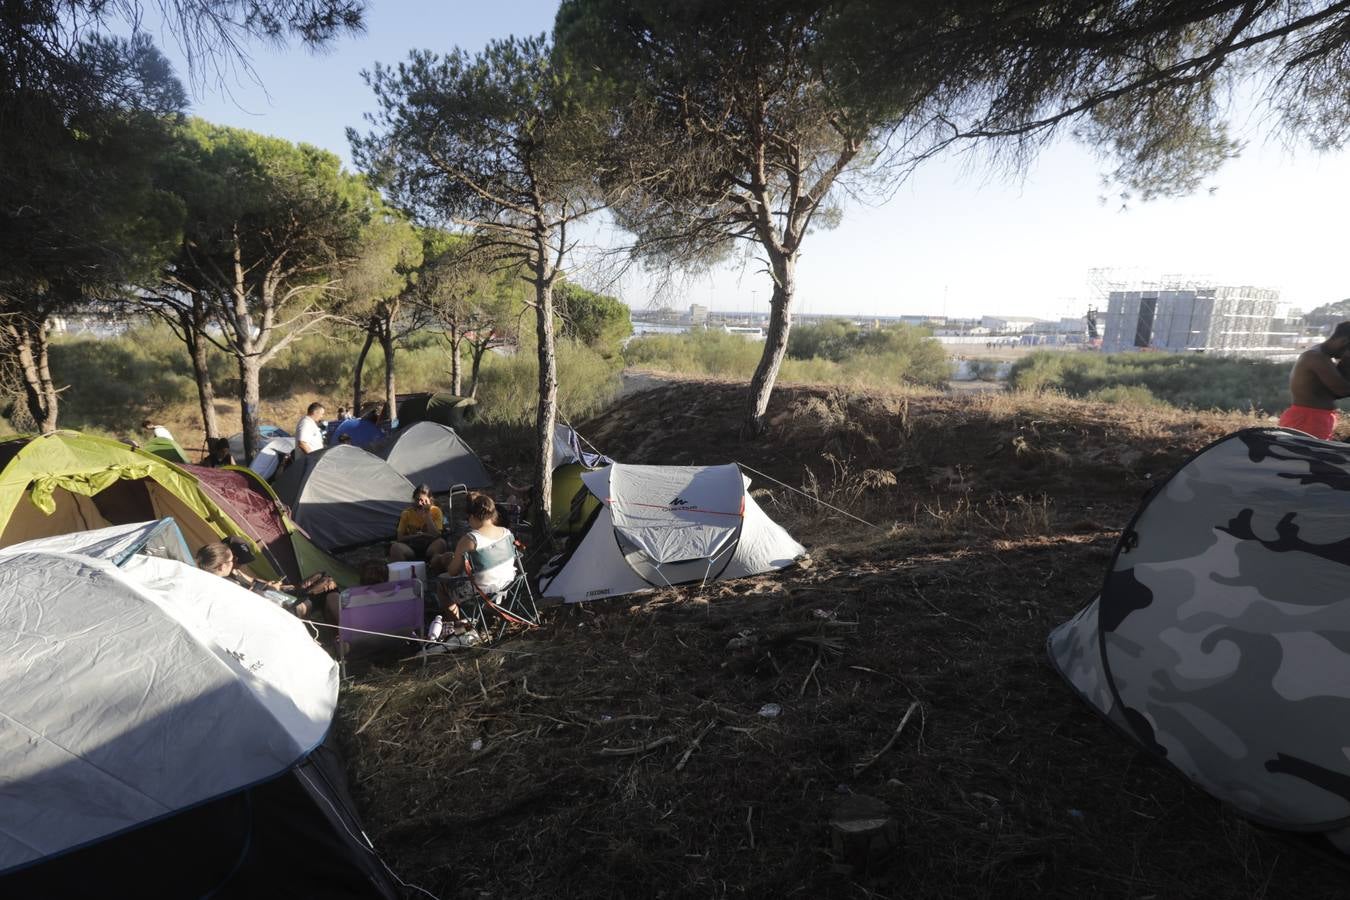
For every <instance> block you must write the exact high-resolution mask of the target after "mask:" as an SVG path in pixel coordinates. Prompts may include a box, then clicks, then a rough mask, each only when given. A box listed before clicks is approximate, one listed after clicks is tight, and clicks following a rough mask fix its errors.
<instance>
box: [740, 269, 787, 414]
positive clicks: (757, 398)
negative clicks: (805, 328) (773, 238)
mask: <svg viewBox="0 0 1350 900" xmlns="http://www.w3.org/2000/svg"><path fill="white" fill-rule="evenodd" d="M772 262H773V277H774V285H773V297H772V299H771V300H770V301H769V304H770V310H769V331H768V336H767V338H766V339H765V341H764V353H763V354H762V355H761V356H760V358H759V365H758V366H756V367H755V374H754V377H753V378H751V379H750V396H749V397H748V398H747V400H748V402H747V404H746V410H745V421H744V423H743V424H742V434H743V436H745V437H747V438H751V437H757V436H758V435H759V434H760V433H762V432H763V430H764V413H765V412H766V411H767V410H768V408H769V397H770V396H771V395H772V394H773V386H774V383H775V382H777V380H778V370H779V369H781V368H782V367H783V357H784V356H786V355H787V345H788V333H789V332H790V331H791V330H792V298H793V294H794V292H795V291H796V277H797V272H796V269H797V258H796V255H795V254H792V255H783V256H781V257H778V258H775V259H773V260H772Z"/></svg>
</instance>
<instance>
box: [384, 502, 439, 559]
mask: <svg viewBox="0 0 1350 900" xmlns="http://www.w3.org/2000/svg"><path fill="white" fill-rule="evenodd" d="M412 499H413V505H412V506H410V507H408V508H407V509H405V510H404V511H403V513H402V515H400V516H399V517H398V539H397V540H395V541H394V543H392V544H390V545H389V561H390V562H407V561H408V560H411V559H432V558H433V557H435V556H436V555H437V554H440V553H444V552H445V550H446V545H445V539H444V538H442V537H441V527H442V526H443V525H444V523H445V519H444V517H443V516H442V514H441V508H440V507H439V506H437V505H436V501H435V500H434V499H432V496H431V488H430V487H429V486H427V485H425V484H419V485H418V486H417V490H415V491H413V497H412Z"/></svg>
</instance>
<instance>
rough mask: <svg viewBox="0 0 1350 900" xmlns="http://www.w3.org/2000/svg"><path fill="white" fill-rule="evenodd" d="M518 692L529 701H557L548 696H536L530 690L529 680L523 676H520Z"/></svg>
mask: <svg viewBox="0 0 1350 900" xmlns="http://www.w3.org/2000/svg"><path fill="white" fill-rule="evenodd" d="M520 692H521V693H522V694H524V695H525V696H526V697H529V698H530V699H531V700H557V699H558V698H557V697H551V696H549V695H548V694H536V693H535V692H534V691H532V690H530V679H529V678H528V677H526V676H524V675H522V676H520Z"/></svg>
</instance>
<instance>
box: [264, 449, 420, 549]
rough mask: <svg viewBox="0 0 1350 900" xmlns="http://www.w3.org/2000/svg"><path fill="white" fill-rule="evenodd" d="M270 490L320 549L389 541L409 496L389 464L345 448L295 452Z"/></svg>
mask: <svg viewBox="0 0 1350 900" xmlns="http://www.w3.org/2000/svg"><path fill="white" fill-rule="evenodd" d="M272 488H273V490H275V491H276V494H277V496H278V497H279V498H280V499H281V502H282V503H285V504H286V505H287V506H289V507H290V508H291V518H292V519H294V520H295V523H296V524H297V525H299V526H300V527H301V528H303V529H305V531H307V532H309V536H310V537H311V538H313V540H314V543H316V544H318V545H319V546H320V547H322V548H323V549H325V550H335V549H341V548H344V547H355V546H359V545H361V544H371V543H374V542H376V541H381V540H392V539H393V537H394V532H395V531H396V530H397V528H398V517H399V515H400V514H401V513H402V512H403V510H404V509H406V508H407V507H408V505H409V504H410V503H412V492H413V485H412V482H410V481H408V479H406V478H404V477H403V476H402V475H400V474H399V473H398V472H396V471H394V469H393V467H391V466H390V465H389V463H387V462H385V461H384V460H382V459H380V458H379V457H378V456H376V455H375V454H373V453H369V452H367V451H365V450H362V449H361V448H360V447H352V446H349V445H339V446H337V447H329V448H328V449H327V450H320V451H319V452H318V453H299V454H296V460H295V461H294V462H293V463H291V464H290V465H289V466H288V467H287V468H286V471H284V472H282V473H281V475H280V476H278V477H277V480H276V483H275V484H273V485H272Z"/></svg>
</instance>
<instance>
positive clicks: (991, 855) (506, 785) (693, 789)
mask: <svg viewBox="0 0 1350 900" xmlns="http://www.w3.org/2000/svg"><path fill="white" fill-rule="evenodd" d="M743 402H744V388H743V386H740V385H727V384H721V383H716V382H679V383H672V384H667V385H665V386H659V387H655V388H652V389H649V390H646V391H642V392H638V393H634V394H631V395H629V396H627V397H625V398H624V399H622V400H621V401H620V402H619V403H618V405H617V406H616V407H614V408H613V409H612V410H611V411H609V412H608V413H607V414H605V415H604V416H601V417H599V418H598V419H596V420H594V421H591V422H587V423H581V430H582V432H583V434H585V435H586V436H587V437H588V438H589V439H590V440H591V441H592V442H594V443H595V444H596V445H597V446H599V447H600V448H601V449H602V450H604V451H605V452H606V453H608V454H610V455H611V456H613V457H615V458H618V459H621V460H624V461H628V462H645V463H658V462H659V463H671V464H687V463H693V462H698V463H721V462H729V461H738V462H741V463H743V464H745V465H747V466H750V467H753V468H754V469H756V470H758V471H759V472H761V473H764V475H767V476H771V477H772V478H773V479H777V480H778V481H781V482H783V483H785V484H787V485H791V486H792V487H794V488H797V489H799V490H801V491H804V492H805V493H806V494H808V495H811V497H812V498H813V499H807V498H804V497H802V496H800V495H799V494H796V493H793V492H792V491H790V490H788V489H786V488H784V487H781V486H779V485H776V484H774V482H773V481H771V480H770V479H769V478H766V477H764V475H756V474H754V473H751V474H752V476H753V477H754V485H753V491H754V494H755V496H756V498H757V499H758V501H759V502H760V504H761V505H762V506H763V507H764V508H765V510H766V511H767V512H768V513H769V515H770V516H771V517H773V518H774V519H775V520H777V521H779V522H780V523H781V524H783V525H784V526H785V527H787V528H788V529H789V531H791V532H792V533H793V534H794V536H796V537H797V538H798V539H799V540H801V541H802V543H803V544H805V545H806V546H807V548H808V549H809V551H810V554H811V556H810V559H809V561H807V562H806V563H804V564H803V565H801V566H798V567H794V568H791V569H788V570H786V571H783V572H779V573H775V574H772V575H765V576H760V577H756V578H752V579H745V580H740V581H734V582H723V583H718V584H714V585H710V586H708V587H706V588H698V587H690V588H683V589H676V590H664V591H660V592H656V593H652V594H648V595H644V596H639V597H630V598H619V599H613V600H606V601H599V602H596V603H592V604H587V605H584V606H578V607H569V608H566V609H555V610H551V611H549V613H548V614H547V617H546V620H545V625H544V627H542V628H539V629H536V630H533V631H531V632H529V633H520V634H516V635H512V636H509V637H508V638H507V639H506V640H504V641H502V642H500V643H499V644H497V645H494V646H492V647H490V648H485V649H475V650H471V651H463V652H461V653H459V654H457V655H454V656H442V657H434V658H432V660H431V661H430V662H428V663H426V664H422V663H420V662H412V663H403V664H397V665H390V666H388V667H386V668H383V669H377V670H375V671H373V672H371V673H369V674H367V675H366V676H364V677H362V678H360V679H354V680H353V681H352V682H350V683H349V684H347V685H346V687H345V689H344V693H343V697H342V704H341V727H342V736H343V739H344V743H345V744H346V747H347V750H348V753H349V762H350V766H351V774H352V785H353V790H354V793H355V795H356V797H357V800H358V803H359V804H360V806H361V807H362V812H363V815H364V817H365V825H366V829H367V832H368V833H369V834H370V836H371V838H372V839H373V840H374V842H375V844H376V846H377V847H378V848H379V850H380V851H381V852H382V854H383V856H384V857H385V859H386V860H387V861H388V862H389V863H390V865H391V866H393V868H394V869H395V870H396V871H398V872H399V873H400V874H401V875H402V876H403V877H404V878H405V879H407V880H408V881H411V882H414V883H417V884H419V885H420V886H422V887H423V888H425V889H427V890H430V891H432V892H434V893H436V894H437V895H439V896H442V897H475V898H478V897H493V898H499V897H505V898H515V897H521V898H524V897H530V898H541V897H699V898H703V897H727V896H751V897H785V896H801V897H857V898H872V897H891V898H899V897H905V898H986V897H987V898H995V897H997V898H1014V897H1027V898H1031V897H1038V898H1039V897H1055V898H1059V897H1063V898H1070V897H1073V898H1080V897H1110V898H1136V900H1146V898H1159V900H1162V898H1227V897H1234V898H1237V897H1241V898H1249V897H1250V898H1257V897H1271V898H1282V897H1291V898H1293V897H1297V898H1324V897H1325V898H1331V897H1344V896H1345V895H1346V887H1345V885H1346V878H1347V875H1346V872H1345V871H1344V870H1343V869H1342V868H1340V867H1339V866H1338V865H1337V864H1336V863H1335V862H1334V861H1332V860H1330V859H1328V858H1325V857H1323V856H1320V855H1317V854H1315V853H1313V852H1311V851H1310V850H1308V849H1306V848H1305V847H1304V846H1303V845H1302V844H1300V843H1298V842H1296V841H1293V840H1291V839H1289V838H1286V837H1283V836H1280V835H1275V834H1271V833H1268V832H1265V831H1262V830H1260V829H1257V828H1255V827H1253V826H1251V825H1249V824H1247V823H1246V822H1244V821H1243V820H1241V819H1239V818H1238V817H1236V816H1235V815H1234V814H1233V813H1231V812H1230V811H1228V810H1227V809H1225V808H1224V807H1222V806H1221V805H1220V804H1219V803H1217V802H1216V801H1214V800H1213V799H1211V798H1209V797H1208V796H1207V795H1205V794H1203V793H1202V792H1200V791H1199V790H1197V789H1195V788H1193V787H1191V786H1190V785H1189V784H1188V783H1187V782H1185V781H1184V780H1183V779H1182V778H1181V777H1180V776H1178V775H1176V774H1174V772H1173V771H1172V770H1171V769H1169V768H1167V767H1165V766H1163V765H1162V764H1160V763H1158V762H1156V761H1154V760H1153V759H1152V758H1151V757H1149V756H1147V755H1145V754H1144V753H1142V752H1140V751H1139V750H1137V749H1136V748H1135V747H1134V746H1133V745H1132V744H1130V743H1129V742H1127V741H1126V740H1124V739H1123V738H1122V737H1120V736H1119V735H1118V734H1117V733H1116V732H1114V731H1113V730H1112V729H1111V728H1110V727H1109V726H1108V725H1107V724H1105V723H1104V722H1103V721H1101V720H1100V719H1098V718H1097V716H1096V715H1095V714H1094V713H1093V712H1092V711H1091V710H1089V708H1088V707H1087V706H1085V705H1084V704H1083V703H1082V702H1081V701H1079V700H1078V699H1077V698H1076V697H1075V696H1074V695H1073V693H1072V692H1071V691H1070V689H1069V688H1068V687H1067V686H1066V684H1065V683H1064V682H1063V681H1062V680H1061V679H1060V678H1059V676H1058V675H1057V674H1056V673H1055V672H1054V671H1053V670H1052V669H1051V667H1050V665H1049V663H1048V662H1047V659H1046V655H1045V650H1044V646H1045V640H1046V636H1047V634H1048V633H1049V631H1050V630H1051V629H1052V628H1053V627H1054V626H1056V625H1058V624H1059V623H1060V622H1062V621H1064V620H1065V619H1067V618H1068V617H1070V616H1071V615H1073V614H1074V613H1075V612H1076V611H1077V610H1078V609H1079V608H1080V607H1082V606H1083V605H1084V604H1085V603H1087V602H1088V601H1090V600H1091V599H1092V597H1093V595H1094V593H1095V591H1096V589H1097V587H1098V585H1099V584H1100V582H1101V580H1102V578H1103V576H1104V574H1105V570H1106V566H1107V563H1108V561H1109V558H1110V555H1111V550H1112V547H1113V543H1114V540H1115V538H1116V535H1117V532H1118V529H1119V528H1120V527H1121V526H1122V525H1123V524H1124V522H1125V521H1126V520H1127V518H1128V517H1129V515H1130V514H1131V513H1132V512H1133V510H1134V508H1135V507H1136V505H1137V503H1138V500H1139V499H1140V497H1141V495H1142V494H1143V492H1144V491H1145V490H1147V488H1148V487H1149V485H1150V484H1152V483H1153V482H1154V480H1155V479H1157V478H1160V477H1163V476H1165V475H1166V473H1167V472H1168V471H1170V469H1171V468H1172V467H1173V466H1174V465H1175V464H1176V463H1177V462H1179V461H1180V460H1181V459H1182V458H1183V457H1184V456H1185V454H1187V453H1188V452H1190V451H1191V450H1193V449H1196V448H1198V447H1200V446H1203V445H1204V444H1205V443H1208V442H1209V441H1210V440H1212V439H1213V438H1215V437H1218V436H1219V435H1221V434H1223V433H1226V432H1228V431H1231V430H1233V429H1234V428H1237V427H1240V426H1242V425H1244V424H1252V423H1251V422H1250V420H1246V419H1243V418H1242V417H1240V416H1236V415H1234V416H1217V415H1196V414H1187V413H1144V412H1142V411H1140V412H1131V411H1128V410H1123V409H1121V408H1113V409H1104V408H1100V407H1095V406H1092V405H1090V404H1085V403H1079V402H1075V401H1065V400H1063V399H1053V398H1052V399H1044V400H1039V399H1035V398H1026V397H1016V396H1010V395H1004V394H976V395H952V396H943V395H928V396H922V395H915V396H906V395H894V396H856V395H850V394H847V393H844V392H841V391H835V390H829V389H812V388H790V389H784V390H780V391H779V393H778V394H777V395H776V397H775V399H774V402H773V404H772V406H771V408H770V414H769V422H770V425H769V430H768V433H767V434H766V435H765V436H764V437H763V438H761V439H759V440H755V441H745V440H742V439H741V438H740V437H739V436H738V433H737V425H738V422H739V419H740V414H741V410H742V405H743ZM480 443H481V440H480ZM503 455H505V454H503ZM816 500H820V501H824V502H826V503H828V504H830V505H831V506H835V507H838V508H840V509H845V510H848V511H850V512H852V513H854V514H856V515H858V516H860V517H861V518H863V519H865V520H867V522H869V523H871V524H870V525H864V524H861V523H858V522H855V521H853V520H851V519H849V518H847V517H845V516H842V515H840V514H838V513H836V512H832V511H831V510H829V509H827V508H825V507H823V506H820V505H818V504H817V503H816V502H815V501H816ZM916 703H917V706H916V707H914V712H913V714H912V716H911V717H910V720H909V721H908V722H907V723H906V725H905V727H904V729H903V730H901V731H899V733H898V736H897V726H898V725H899V724H900V723H901V721H902V719H904V717H905V714H906V712H907V710H909V709H910V708H911V705H912V704H916ZM768 704H776V705H777V707H778V709H779V713H778V714H777V715H774V716H772V717H770V716H767V715H766V714H765V713H767V712H769V711H771V710H772V707H768V708H767V709H766V705H768ZM892 739H893V740H892ZM851 795H865V796H868V797H872V798H876V799H878V800H880V801H882V802H884V804H885V805H886V807H887V808H888V810H889V815H890V816H891V817H893V819H894V820H895V821H896V823H897V824H898V826H899V835H900V841H899V846H898V847H897V848H896V849H894V850H893V851H890V852H881V853H877V854H874V856H873V858H872V859H871V860H870V861H869V862H868V863H867V865H866V866H865V867H858V866H850V865H848V864H847V863H848V860H845V859H843V858H841V857H840V855H839V854H838V853H837V852H836V850H835V848H834V847H833V846H832V843H831V837H830V830H829V825H828V823H829V819H830V816H831V813H832V811H833V810H834V809H835V807H836V805H837V804H839V803H840V801H841V800H844V799H845V798H847V797H849V796H851Z"/></svg>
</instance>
